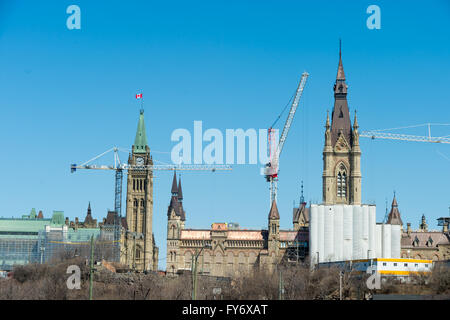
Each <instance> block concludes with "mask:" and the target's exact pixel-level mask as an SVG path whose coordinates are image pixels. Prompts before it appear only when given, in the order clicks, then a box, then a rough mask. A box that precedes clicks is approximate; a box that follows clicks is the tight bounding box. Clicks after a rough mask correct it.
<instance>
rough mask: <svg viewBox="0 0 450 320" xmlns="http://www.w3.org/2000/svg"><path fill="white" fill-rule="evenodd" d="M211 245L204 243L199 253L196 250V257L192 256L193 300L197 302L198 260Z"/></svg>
mask: <svg viewBox="0 0 450 320" xmlns="http://www.w3.org/2000/svg"><path fill="white" fill-rule="evenodd" d="M210 248H211V245H210V244H207V245H205V244H204V243H203V246H202V248H201V249H200V251H199V252H197V249H196V250H195V254H194V256H192V266H191V273H192V300H197V260H198V257H199V256H200V254H201V253H202V251H203V249H210Z"/></svg>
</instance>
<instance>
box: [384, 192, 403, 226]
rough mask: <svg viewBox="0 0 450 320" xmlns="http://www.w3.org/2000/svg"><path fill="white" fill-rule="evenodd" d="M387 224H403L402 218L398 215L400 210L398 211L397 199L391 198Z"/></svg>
mask: <svg viewBox="0 0 450 320" xmlns="http://www.w3.org/2000/svg"><path fill="white" fill-rule="evenodd" d="M387 224H397V225H400V226H403V222H402V218H401V217H400V211H398V204H397V199H396V198H395V194H394V199H393V200H392V206H391V212H389V215H388V219H387Z"/></svg>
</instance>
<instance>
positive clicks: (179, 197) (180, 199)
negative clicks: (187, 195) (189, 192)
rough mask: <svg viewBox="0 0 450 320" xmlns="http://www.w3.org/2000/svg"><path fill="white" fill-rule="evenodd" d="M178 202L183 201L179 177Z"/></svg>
mask: <svg viewBox="0 0 450 320" xmlns="http://www.w3.org/2000/svg"><path fill="white" fill-rule="evenodd" d="M178 200H179V201H180V202H181V201H183V191H182V190H181V176H180V178H179V180H178Z"/></svg>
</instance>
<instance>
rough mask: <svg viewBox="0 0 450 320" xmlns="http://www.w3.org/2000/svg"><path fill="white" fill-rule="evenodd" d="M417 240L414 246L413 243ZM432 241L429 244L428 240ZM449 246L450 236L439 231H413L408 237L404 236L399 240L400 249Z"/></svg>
mask: <svg viewBox="0 0 450 320" xmlns="http://www.w3.org/2000/svg"><path fill="white" fill-rule="evenodd" d="M416 238H417V240H419V241H418V243H417V244H416V245H414V241H415V239H416ZM430 239H431V240H432V242H431V243H429V240H430ZM447 244H450V235H449V233H443V232H440V231H427V232H421V231H413V232H411V233H410V235H409V236H407V235H406V234H404V236H403V237H402V240H401V245H402V247H405V248H407V247H413V248H429V247H436V246H437V245H447Z"/></svg>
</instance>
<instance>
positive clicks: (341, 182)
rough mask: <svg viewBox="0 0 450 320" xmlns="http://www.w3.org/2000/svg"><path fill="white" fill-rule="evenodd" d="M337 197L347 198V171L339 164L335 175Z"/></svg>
mask: <svg viewBox="0 0 450 320" xmlns="http://www.w3.org/2000/svg"><path fill="white" fill-rule="evenodd" d="M336 189H337V196H338V197H340V198H347V170H346V169H345V166H344V165H343V164H342V163H341V165H340V166H339V170H338V174H337V188H336Z"/></svg>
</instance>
